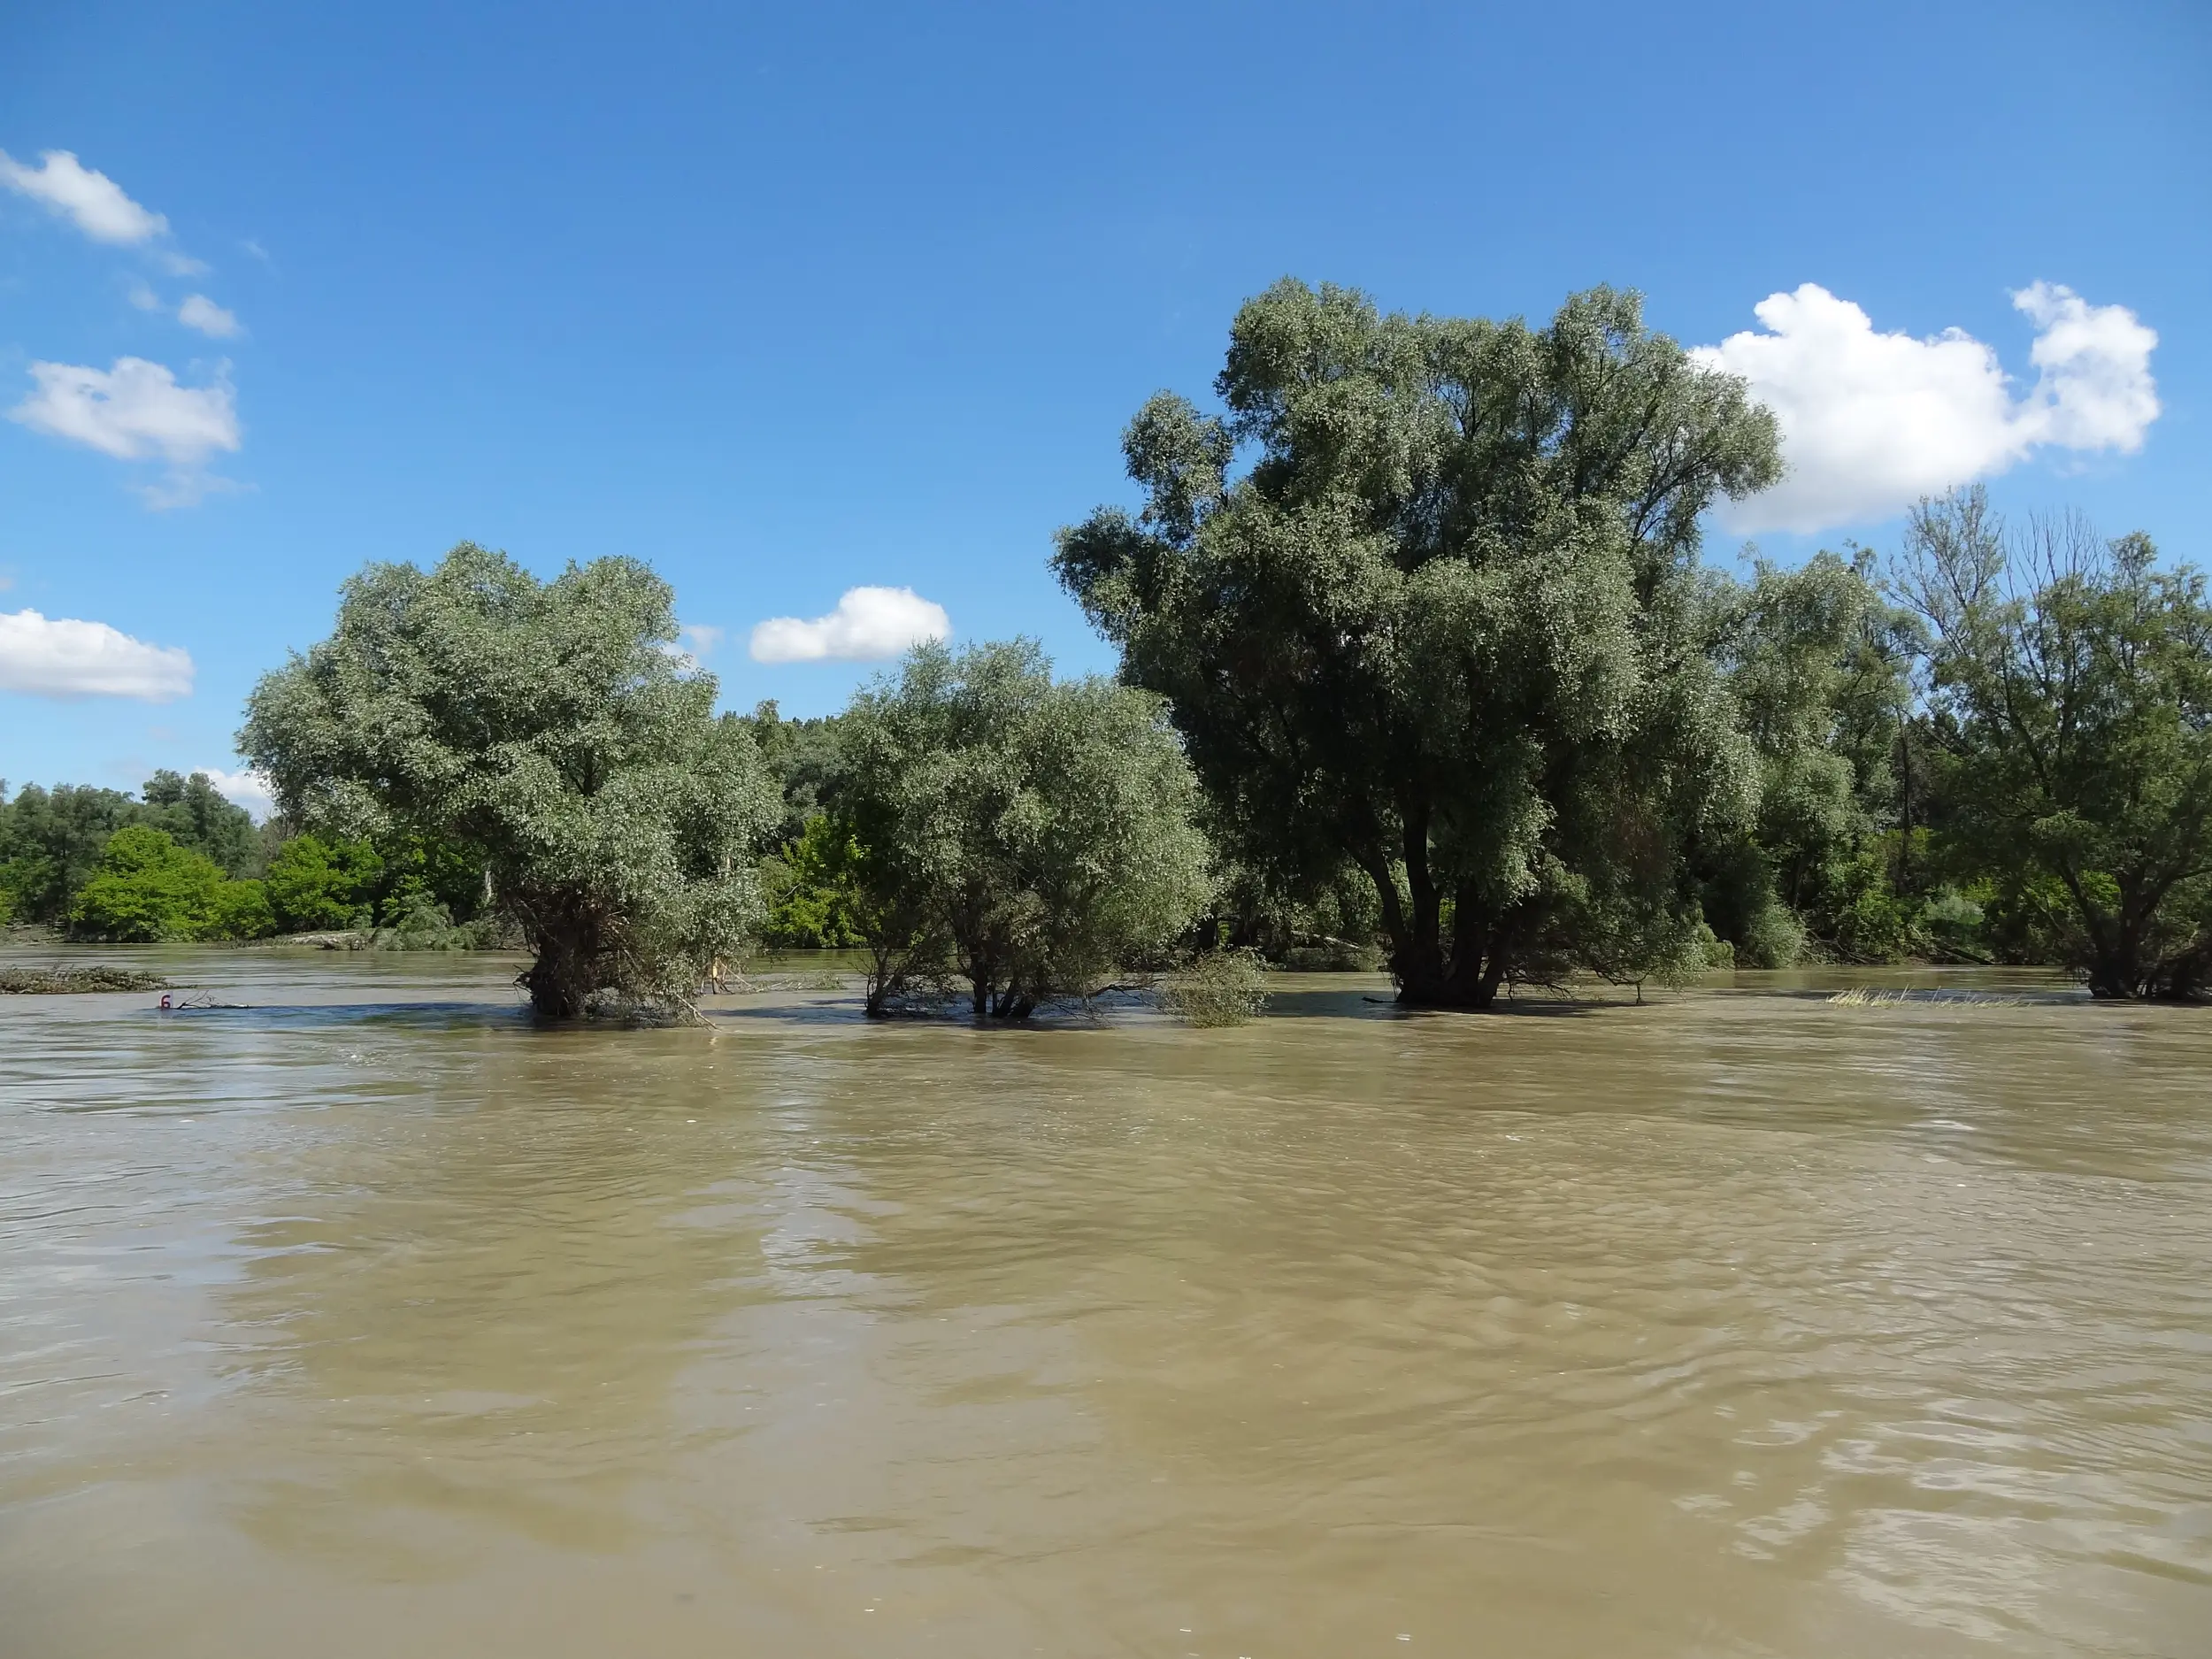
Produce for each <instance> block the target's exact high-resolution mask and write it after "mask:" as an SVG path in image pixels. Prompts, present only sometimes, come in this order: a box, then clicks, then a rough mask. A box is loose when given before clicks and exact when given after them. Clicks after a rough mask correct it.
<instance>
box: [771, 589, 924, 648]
mask: <svg viewBox="0 0 2212 1659" xmlns="http://www.w3.org/2000/svg"><path fill="white" fill-rule="evenodd" d="M951 637H952V618H949V617H948V616H947V615H946V614H945V608H944V606H942V605H941V604H937V603H934V602H933V601H931V600H927V599H924V598H923V597H922V596H921V595H918V594H917V593H916V592H915V591H914V590H913V589H912V588H847V589H846V590H845V595H844V597H843V598H841V599H840V600H839V601H838V602H837V609H836V610H834V611H831V612H830V613H829V615H827V616H826V617H817V618H814V619H813V620H812V621H810V622H809V621H803V620H802V619H801V618H797V617H771V618H769V619H768V620H767V621H765V622H763V623H761V624H759V625H758V626H756V627H755V628H754V629H753V638H752V657H753V660H754V661H755V662H757V663H812V662H821V661H824V660H826V659H831V658H834V659H835V660H837V661H840V662H854V663H872V662H881V661H883V660H885V659H886V658H887V657H896V656H898V655H899V654H900V653H901V652H902V651H904V650H906V649H908V648H909V647H910V646H913V645H918V644H919V643H921V641H924V640H945V639H949V638H951Z"/></svg>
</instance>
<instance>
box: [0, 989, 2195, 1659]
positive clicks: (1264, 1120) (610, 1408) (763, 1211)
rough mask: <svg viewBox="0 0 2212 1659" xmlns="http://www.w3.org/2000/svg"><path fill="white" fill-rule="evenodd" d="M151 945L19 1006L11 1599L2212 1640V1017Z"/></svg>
mask: <svg viewBox="0 0 2212 1659" xmlns="http://www.w3.org/2000/svg"><path fill="white" fill-rule="evenodd" d="M130 960H131V963H132V964H133V965H134V966H137V967H142V968H144V969H146V970H149V971H158V972H161V973H163V974H165V975H167V976H168V977H170V978H171V979H173V980H174V981H176V983H177V984H179V985H180V986H184V987H193V988H195V989H196V990H197V991H199V992H201V993H202V994H203V995H204V997H205V999H206V1000H208V1001H210V1002H216V1003H232V1004H242V1005H243V1006H237V1007H212V1008H206V1009H201V1010H192V1011H188V1012H182V1013H173V1014H170V1015H167V1016H164V1015H161V1014H158V1013H157V1012H155V1011H154V1010H153V1008H152V1003H153V1002H154V1000H155V999H154V998H153V997H152V996H151V995H145V994H118V995H77V996H68V997H12V998H8V999H6V1000H5V1001H4V1002H0V1134H4V1136H5V1144H6V1146H7V1148H8V1151H7V1156H6V1157H5V1158H4V1160H0V1330H4V1332H5V1340H4V1341H0V1397H4V1398H5V1400H6V1402H7V1410H6V1411H5V1412H4V1414H0V1608H4V1609H5V1615H4V1620H0V1624H4V1640H0V1649H4V1651H5V1652H7V1653H8V1654H10V1655H14V1654H23V1655H34V1654H35V1655H46V1656H53V1659H67V1656H72V1655H138V1654H144V1653H149V1652H155V1651H158V1652H161V1653H163V1654H165V1655H179V1656H180V1659H184V1656H196V1655H224V1656H225V1659H259V1656H260V1655H294V1654H297V1653H302V1652H314V1653H319V1654H326V1655H355V1654H358V1655H369V1654H376V1655H384V1654H390V1653H396V1652H409V1653H419V1654H425V1655H462V1654H467V1655H602V1654H606V1653H611V1652H637V1653H652V1654H656V1655H691V1654H702V1655H703V1654H710V1653H711V1654H728V1653H731V1652H754V1653H810V1654H822V1655H919V1654H945V1655H976V1656H984V1659H987V1656H991V1655H1032V1654H1039V1653H1042V1654H1048V1655H1190V1654H1198V1655H1207V1659H1212V1656H1213V1655H1249V1656H1250V1659H1281V1656H1287V1655H1311V1656H1313V1659H1336V1656H1338V1655H1358V1654H1405V1653H1412V1654H1423V1653H1427V1654H1451V1655H1462V1654H1471V1653H1502V1654H1514V1655H1594V1654H1605V1655H1715V1654H1742V1655H1754V1654H1786V1655H1864V1654H1868V1653H1883V1654H1888V1655H1986V1654H1993V1653H2004V1654H2008V1655H2061V1654H2066V1655H2072V1654H2099V1655H2184V1654H2188V1653H2193V1652H2197V1651H2200V1650H2201V1648H2200V1644H2201V1641H2202V1636H2203V1632H2204V1631H2205V1630H2206V1629H2208V1628H2212V1506H2208V1494H2212V1437H2208V1433H2207V1430H2206V1427H2205V1425H2206V1424H2207V1423H2208V1422H2212V1271H2208V1269H2212V1223H2208V1220H2207V1217H2208V1216H2212V1119H2208V1118H2207V1116H2206V1114H2205V1111H2204V1109H2203V1095H2204V1089H2203V1079H2204V1077H2205V1075H2206V1067H2207V1063H2208V1061H2212V1025H2207V1023H2206V1018H2205V1016H2204V1014H2203V1013H2202V1011H2201V1010H2192V1009H2187V1008H2176V1007H2169V1006H2156V1005H2146V1004H2133V1003H2092V1002H2089V1001H2088V999H2087V998H2086V997H2085V995H2083V994H2082V993H2080V992H2079V991H2078V990H2076V989H2073V988H2071V987H2069V986H2067V985H2065V984H2063V983H2062V982H2061V981H2060V980H2058V979H2055V978H2051V977H2046V976H2038V975H2033V974H2013V975H2005V974H2001V973H1994V972H1947V973H1944V974H1940V975H1937V974H1932V973H1927V972H1922V973H1916V974H1904V973H1893V972H1892V973H1884V972H1873V973H1870V972H1866V971H1855V972H1848V973H1834V974H1830V975H1827V976H1825V977H1823V976H1819V975H1806V976H1798V977H1790V976H1764V975H1755V974H1748V973H1747V974H1744V975H1741V976H1740V977H1736V978H1733V979H1731V978H1726V977H1723V978H1721V979H1714V980H1709V981H1708V982H1706V983H1705V984H1703V985H1702V986H1701V987H1699V988H1696V989H1694V990H1691V991H1688V992H1685V993H1682V994H1679V995H1677V994H1672V993H1663V994H1654V993H1650V992H1648V991H1647V1006H1644V1007H1641V1008H1639V1007H1636V1006H1633V1005H1632V1003H1630V1002H1628V1001H1627V1000H1626V993H1625V992H1621V993H1618V994H1617V995H1616V1000H1614V1001H1612V1002H1609V1003H1607V1004H1605V1005H1602V1006H1589V1007H1582V1008H1575V1007H1571V1006H1566V1005H1563V1004H1556V1003H1553V1004H1532V1003H1522V1004H1519V1005H1517V1011H1515V1012H1509V1013H1502V1014H1499V1015H1496V1016H1492V1017H1486V1018H1468V1017H1466V1016H1463V1015H1451V1014H1425V1013H1409V1012H1406V1011H1403V1010H1400V1009H1398V1008H1396V1007H1394V1006H1393V1005H1391V1003H1390V1002H1389V1001H1388V999H1389V997H1390V995H1391V987H1390V983H1389V981H1388V980H1387V979H1385V978H1384V977H1382V976H1379V975H1375V976H1355V975H1342V976H1336V975H1310V976H1278V977H1276V978H1275V979H1272V980H1271V982H1270V985H1269V987H1268V988H1269V991H1270V995H1269V998H1268V1001H1267V1003H1266V1010H1265V1013H1264V1015H1263V1017H1262V1018H1258V1019H1256V1020H1253V1021H1251V1022H1250V1023H1248V1024H1244V1025H1237V1026H1234V1027H1232V1028H1228V1029H1216V1030H1194V1029H1191V1028H1189V1027H1187V1026H1185V1025H1179V1024H1175V1023H1172V1022H1170V1021H1168V1020H1165V1019H1163V1018H1159V1017H1157V1016H1156V1015H1152V1014H1148V1013H1144V1012H1141V1011H1138V1010H1122V1011H1118V1012H1116V1013H1112V1014H1110V1015H1108V1016H1106V1017H1105V1018H1104V1020H1103V1022H1102V1024H1092V1023H1087V1022H1085V1021H1083V1020H1080V1019H1076V1018H1051V1019H1047V1020H1044V1021H1042V1022H1041V1023H1039V1024H1037V1025H1035V1026H1034V1028H1032V1029H1015V1030H995V1029H977V1028H974V1027H972V1026H970V1025H965V1024H955V1023H949V1022H921V1021H892V1022H873V1023H872V1022H869V1021H867V1020H866V1019H865V1018H864V1017H863V1015H862V1013H861V1011H860V997H859V989H858V982H857V979H854V980H853V981H851V982H850V983H849V985H848V986H847V987H846V988H844V989H842V990H830V989H826V988H818V987H820V986H821V983H822V981H821V979H820V978H819V975H818V972H815V973H812V974H810V973H807V972H803V971H800V970H797V969H781V970H772V971H770V972H762V973H756V974H755V975H754V976H753V978H752V979H750V980H749V981H747V983H748V984H751V985H756V986H772V987H776V988H772V989H765V990H757V991H753V992H750V993H739V994H734V995H724V996H710V997H708V998H706V999H705V1000H704V1001H703V1003H702V1007H703V1010H704V1011H705V1013H706V1021H707V1023H706V1024H705V1025H703V1026H700V1027H691V1028H682V1029H672V1030H663V1031H634V1030H617V1029H608V1028H601V1027H597V1026H589V1025H579V1026H572V1027H567V1028H560V1029H550V1030H549V1029H545V1028H543V1027H541V1026H534V1025H533V1024H532V1022H531V1019H530V1017H529V1014H528V1011H527V1010H526V1008H525V1007H522V1006H520V1005H519V1004H518V993H517V992H516V991H515V989H514V988H513V987H512V984H511V980H512V978H513V975H514V973H515V972H516V970H517V968H518V967H519V966H520V965H522V964H520V963H519V962H518V961H515V960H512V959H500V958H495V957H492V956H428V955H419V956H376V955H344V954H338V953H322V952H313V951H301V950H257V951H210V950H205V949H190V948H181V947H176V948H172V947H151V948H147V949H142V950H138V951H134V952H132V953H130ZM5 965H11V966H13V965H25V966H27V965H34V964H29V963H28V962H27V961H26V962H24V963H21V964H5ZM806 986H813V987H817V988H802V987H806ZM1852 992H1858V993H1860V994H1859V995H1839V994H1848V993H1852Z"/></svg>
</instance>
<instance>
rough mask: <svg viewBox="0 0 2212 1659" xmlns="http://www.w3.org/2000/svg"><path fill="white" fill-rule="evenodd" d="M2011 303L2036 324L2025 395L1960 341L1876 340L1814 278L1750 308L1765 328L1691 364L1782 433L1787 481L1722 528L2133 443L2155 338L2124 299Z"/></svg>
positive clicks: (1908, 495) (1814, 525) (1833, 518)
mask: <svg viewBox="0 0 2212 1659" xmlns="http://www.w3.org/2000/svg"><path fill="white" fill-rule="evenodd" d="M2013 303H2014V304H2015V305H2016V307H2017V308H2018V309H2019V310H2020V311H2022V312H2023V313H2024V314H2025V315H2026V316H2027V318H2028V319H2029V320H2030V321H2032V322H2033V323H2034V324H2035V326H2036V330H2037V333H2036V339H2035V343H2034V346H2033V347H2032V349H2031V350H2030V352H2029V361H2030V362H2031V363H2032V364H2033V365H2035V367H2036V369H2037V370H2038V378H2037V380H2036V383H2035V385H2034V386H2033V387H2032V388H2030V389H2029V390H2028V391H2027V392H2025V393H2024V394H2018V393H2016V391H2015V389H2014V386H2013V382H2012V380H2010V378H2009V377H2008V376H2007V374H2006V373H2005V371H2004V366H2003V365H2002V364H2001V363H2000V362H1999V361H1998V357H1997V353H1996V352H1995V350H1993V349H1992V348H1991V347H1989V346H1987V345H1985V344H1984V343H1983V342H1980V341H1978V340H1976V339H1974V338H1973V337H1972V336H1971V335H1970V334H1964V333H1962V332H1961V331H1960V330H1958V329H1955V328H1952V329H1947V330H1945V331H1944V332H1943V333H1942V334H1937V335H1935V336H1933V337H1932V338H1929V339H1919V338H1916V337H1915V336H1913V335H1911V334H1880V333H1877V332H1876V331H1875V328H1874V325H1873V321H1872V319H1870V318H1869V317H1868V316H1867V314H1866V312H1865V311H1863V310H1862V309H1861V308H1860V307H1858V306H1857V305H1855V304H1853V303H1851V302H1850V301H1849V300H1845V299H1839V298H1838V297H1837V296H1834V295H1833V294H1831V293H1830V292H1829V291H1828V290H1827V289H1825V288H1822V287H1820V286H1819V285H1818V284H1817V283H1813V282H1808V283H1806V284H1804V285H1803V286H1802V287H1801V288H1798V289H1796V290H1795V291H1794V292H1793V293H1788V294H1772V295H1769V296H1767V297H1766V298H1765V299H1764V300H1763V301H1761V302H1760V303H1758V304H1757V305H1756V306H1755V307H1754V308H1753V314H1754V315H1755V316H1756V317H1757V318H1758V319H1759V321H1760V322H1761V323H1762V324H1763V326H1764V332H1763V333H1761V332H1752V331H1748V330H1747V331H1746V332H1745V333H1742V334H1731V335H1730V336H1729V337H1728V338H1727V339H1726V340H1724V341H1723V342H1721V343H1720V344H1719V345H1717V346H1700V347H1697V348H1694V349H1693V350H1692V352H1691V354H1690V355H1691V356H1692V357H1694V359H1696V360H1697V361H1698V362H1700V363H1701V364H1704V365H1708V366H1709V367H1713V368H1719V369H1725V370H1726V371H1728V372H1729V373H1732V374H1740V375H1741V376H1742V377H1743V378H1744V379H1745V380H1747V381H1748V382H1749V383H1750V387H1751V395H1752V396H1754V397H1755V398H1756V399H1758V401H1759V402H1761V403H1764V404H1766V405H1767V406H1768V407H1769V408H1770V409H1771V410H1773V411H1774V414H1775V419H1777V421H1778V423H1779V424H1780V426H1781V429H1782V454H1783V458H1784V460H1785V461H1786V463H1787V464H1788V467H1789V471H1788V474H1787V475H1786V477H1785V478H1784V479H1783V480H1782V481H1781V482H1780V483H1779V484H1778V485H1776V486H1775V487H1774V488H1772V489H1770V490H1766V491H1764V492H1763V493H1762V494H1760V495H1755V496H1753V497H1752V498H1751V499H1750V500H1748V501H1745V502H1740V503H1736V504H1735V505H1734V506H1732V507H1731V508H1729V509H1727V510H1726V511H1724V514H1723V517H1724V518H1725V520H1726V521H1727V523H1728V524H1729V526H1730V527H1731V528H1733V529H1739V530H1795V531H1814V530H1824V529H1828V528H1830V527H1832V526H1837V525H1845V524H1855V523H1863V522H1865V521H1866V520H1869V519H1873V518H1886V517H1888V516H1889V515H1890V514H1892V513H1894V512H1897V511H1901V509H1903V508H1905V507H1907V506H1909V505H1910V504H1911V503H1913V502H1914V501H1916V500H1917V499H1918V498H1919V497H1921V496H1922V495H1933V494H1936V493H1939V492H1940V491H1942V490H1945V489H1947V488H1950V487H1951V486H1952V485H1954V484H1961V483H1965V482H1967V481H1969V480H1972V479H1977V478H1985V477H1989V476H1991V475H1993V474H1994V473H1998V472H2003V471H2005V470H2006V469H2007V468H2008V467H2010V466H2012V465H2015V464H2016V463H2017V462H2019V461H2021V460H2022V459H2024V458H2025V457H2027V456H2028V455H2029V454H2030V453H2031V452H2032V451H2034V450H2036V449H2046V448H2048V449H2067V450H2074V451H2087V450H2095V449H2118V450H2121V451H2124V452H2127V451H2132V450H2135V449H2140V448H2141V447H2142V442H2143V434H2144V432H2145V431H2146V429H2147V428H2148V426H2150V424H2151V422H2152V421H2153V420H2154V419H2157V417H2158V413H2159V404H2158V391H2157V386H2156V384H2155V382H2154V380H2152V378H2151V372H2150V357H2151V351H2152V349H2153V348H2154V347H2155V346H2156V345H2157V343H2158V336H2157V334H2155V333H2154V332H2153V331H2152V330H2151V329H2149V328H2147V327H2146V326H2144V325H2143V324H2142V323H2141V322H2140V321H2139V320H2138V319H2137V318H2136V316H2135V313H2134V312H2132V311H2129V310H2128V309H2127V308H2126V307H2125V306H2124V305H2092V304H2090V303H2088V302H2087V301H2085V300H2084V299H2083V298H2082V297H2081V296H2079V295H2078V294H2076V293H2075V292H2074V291H2073V290H2072V289H2071V288H2062V287H2059V286H2057V285H2055V284H2053V283H2047V282H2037V283H2034V284H2032V286H2030V287H2028V288H2023V289H2021V290H2020V291H2019V292H2018V293H2016V294H2015V295H2014V296H2013Z"/></svg>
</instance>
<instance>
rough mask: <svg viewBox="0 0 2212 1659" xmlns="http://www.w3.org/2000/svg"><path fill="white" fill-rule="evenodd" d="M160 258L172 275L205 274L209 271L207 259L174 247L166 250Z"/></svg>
mask: <svg viewBox="0 0 2212 1659" xmlns="http://www.w3.org/2000/svg"><path fill="white" fill-rule="evenodd" d="M160 258H161V263H162V265H163V266H164V267H165V268H166V269H167V271H168V273H169V274H170V275H171V276H205V275H206V274H207V273H208V263H207V261H206V260H204V259H195V258H194V257H192V256H191V255H190V254H188V253H179V252H177V251H176V250H174V249H170V250H166V251H165V252H164V253H163V254H162V255H161V256H160Z"/></svg>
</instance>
